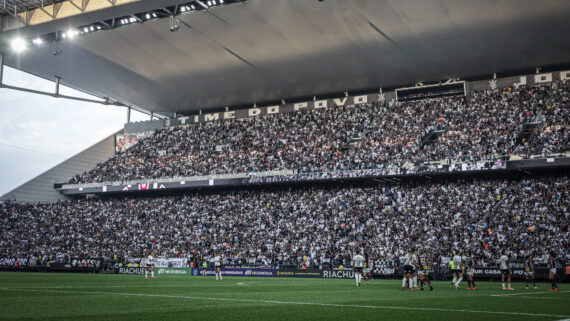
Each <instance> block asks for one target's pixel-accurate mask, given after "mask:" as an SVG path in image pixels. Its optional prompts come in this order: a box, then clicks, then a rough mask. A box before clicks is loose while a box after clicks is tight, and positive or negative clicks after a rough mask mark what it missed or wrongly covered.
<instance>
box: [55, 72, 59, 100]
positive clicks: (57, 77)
mask: <svg viewBox="0 0 570 321" xmlns="http://www.w3.org/2000/svg"><path fill="white" fill-rule="evenodd" d="M59 80H60V78H59V76H55V95H56V96H58V95H59Z"/></svg>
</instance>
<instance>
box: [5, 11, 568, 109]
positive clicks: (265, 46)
mask: <svg viewBox="0 0 570 321" xmlns="http://www.w3.org/2000/svg"><path fill="white" fill-rule="evenodd" d="M142 2H143V3H144V2H145V1H142ZM568 16H570V1H567V0H558V1H554V0H552V1H546V0H545V1H536V0H520V1H516V0H513V1H506V0H502V1H501V0H493V1H491V0H488V1H472V0H421V1H419V0H418V1H395V0H394V1H388V0H382V1H380V0H324V1H323V2H320V1H317V0H288V1H283V0H249V1H247V2H245V3H243V4H236V5H232V6H227V7H222V8H217V9H215V10H213V9H212V10H210V11H209V12H196V13H191V14H186V15H182V16H180V21H181V24H180V29H179V30H178V31H176V32H170V31H169V20H168V19H159V20H157V21H151V22H146V23H143V24H132V25H129V26H124V27H120V28H117V29H115V30H112V31H104V32H95V33H93V34H89V35H87V36H84V37H78V38H76V39H74V40H73V41H61V42H59V43H57V44H49V45H44V46H42V47H34V48H33V49H30V50H28V51H26V52H25V53H24V54H20V55H19V56H17V55H15V54H13V53H11V52H9V51H7V50H6V48H5V51H6V56H5V63H6V64H7V65H8V66H11V67H15V68H18V69H21V70H23V71H26V72H30V73H32V74H36V75H39V76H42V77H44V78H48V79H53V78H54V76H55V75H57V76H60V77H61V78H62V79H63V83H64V84H66V85H70V86H71V87H74V88H78V89H82V90H85V91H87V92H91V93H95V94H97V95H99V96H102V97H111V98H113V99H116V100H118V101H120V102H123V103H125V104H133V105H137V106H140V107H142V108H145V109H147V110H150V111H155V112H165V113H169V112H179V113H180V112H182V113H190V112H194V111H197V110H199V109H202V110H205V111H207V110H209V109H214V108H219V107H222V106H236V105H243V104H249V103H254V102H257V103H261V102H267V101H279V100H281V99H288V98H292V97H306V96H314V95H316V96H317V97H318V96H319V95H323V94H329V93H334V92H343V91H352V90H359V89H363V88H381V87H383V88H386V87H392V86H399V85H405V84H412V83H415V82H421V81H427V80H437V79H448V78H455V77H460V78H464V77H470V76H476V75H483V74H489V75H491V74H492V73H494V72H497V73H501V72H507V71H512V70H520V69H525V68H535V67H540V66H549V65H560V64H566V63H568V62H570V61H569V60H570V37H568V34H570V23H569V22H568ZM21 32H23V33H25V29H23V30H21ZM0 36H1V34H0ZM0 50H2V49H1V48H0ZM54 50H59V51H60V52H61V53H60V54H58V55H53V54H52V53H53V52H54Z"/></svg>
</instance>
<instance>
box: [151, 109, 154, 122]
mask: <svg viewBox="0 0 570 321" xmlns="http://www.w3.org/2000/svg"><path fill="white" fill-rule="evenodd" d="M153 118H154V112H153V111H151V112H150V120H152V119H153Z"/></svg>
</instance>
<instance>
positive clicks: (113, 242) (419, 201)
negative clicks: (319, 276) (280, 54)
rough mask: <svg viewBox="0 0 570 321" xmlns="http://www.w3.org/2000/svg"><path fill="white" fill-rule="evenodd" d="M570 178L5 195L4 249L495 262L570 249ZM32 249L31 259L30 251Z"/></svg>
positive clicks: (9, 252) (16, 253)
mask: <svg viewBox="0 0 570 321" xmlns="http://www.w3.org/2000/svg"><path fill="white" fill-rule="evenodd" d="M569 190H570V180H569V178H568V177H567V176H546V177H541V178H529V179H522V180H476V179H467V180H462V181H450V182H442V183H431V184H430V183H428V184H404V183H402V184H392V185H380V186H377V187H371V188H365V187H348V188H342V187H336V188H319V187H306V188H300V189H295V188H293V189H269V190H264V191H259V190H240V191H225V192H221V193H213V194H212V193H201V194H200V193H194V194H187V195H181V196H180V195H179V196H168V197H166V196H165V197H147V198H109V199H86V200H74V201H64V202H58V203H55V204H21V203H14V202H5V203H3V204H1V205H0V226H1V227H0V229H1V230H0V231H1V233H0V257H17V258H22V260H23V259H28V260H30V261H32V260H35V259H37V258H38V257H40V256H41V257H43V258H44V259H46V258H56V257H104V258H107V259H112V258H113V257H114V255H117V256H120V257H144V256H145V255H148V253H150V252H151V251H153V252H154V253H155V254H156V255H158V256H163V257H185V258H189V259H190V260H192V259H196V258H204V257H212V256H213V255H214V253H216V252H221V253H223V255H224V257H225V258H226V259H227V260H229V261H232V262H234V261H243V262H248V263H259V264H262V263H265V264H271V265H278V264H299V263H301V262H302V258H303V256H306V257H308V258H310V262H311V263H312V264H315V265H322V264H343V263H344V264H347V263H349V262H350V257H351V252H352V251H353V249H354V247H355V246H356V243H360V244H363V245H364V246H365V248H366V250H367V251H368V252H369V254H370V256H371V257H372V258H374V259H394V260H397V258H398V257H399V256H402V255H403V254H404V251H405V249H406V247H407V246H409V245H410V244H416V245H417V246H420V247H422V248H424V249H425V250H426V251H430V253H429V254H430V255H432V256H433V257H434V259H436V260H438V259H439V258H441V257H445V256H449V254H450V253H451V251H452V250H453V249H460V250H461V251H462V252H463V253H468V252H472V253H474V255H476V257H477V258H478V260H479V262H481V263H483V262H494V261H495V260H496V258H497V256H498V255H499V251H501V250H503V249H507V250H508V251H509V252H510V253H512V259H513V261H517V259H519V260H520V259H523V258H524V256H525V255H533V256H534V257H536V258H537V259H538V258H543V257H544V255H545V254H546V253H547V251H548V250H550V249H556V250H557V252H558V255H560V257H561V258H565V257H566V255H569V254H570V252H569V246H570V243H569V240H570V231H569V230H568V222H569V221H570V203H569V202H570V198H569V196H570V195H568V191H569ZM22 260H20V261H22Z"/></svg>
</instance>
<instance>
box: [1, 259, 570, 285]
mask: <svg viewBox="0 0 570 321" xmlns="http://www.w3.org/2000/svg"><path fill="white" fill-rule="evenodd" d="M15 261H16V259H7V258H0V271H20V272H75V273H77V272H78V273H115V274H136V275H144V274H145V269H146V268H145V267H144V266H141V265H139V264H134V263H132V262H131V263H128V264H120V265H119V263H118V262H115V261H104V260H102V259H95V258H69V259H55V260H51V261H49V263H48V262H41V263H40V264H38V263H37V262H28V261H27V260H26V259H18V261H19V262H20V263H19V264H18V265H17V266H15V265H14V262H15ZM167 261H168V260H163V261H162V263H166V262H167ZM172 263H173V262H169V265H170V266H168V267H166V266H162V267H159V266H156V265H155V273H156V274H158V275H179V276H203V270H204V269H203V268H201V267H194V268H190V267H173V266H172ZM514 265H515V266H520V264H514ZM221 271H222V275H223V276H239V277H300V278H327V279H352V278H354V271H353V269H352V267H351V266H345V267H343V268H340V267H339V266H335V267H331V268H322V267H321V268H309V269H299V268H297V267H292V266H278V267H272V266H267V265H259V266H256V265H225V266H224V267H222V269H221ZM534 271H535V279H537V280H547V279H548V276H549V268H548V267H545V266H539V267H535V269H534ZM568 275H570V265H567V264H563V265H561V266H559V268H558V269H557V273H556V277H557V279H558V280H560V281H561V282H567V281H568V280H569V278H568V277H567V276H568ZM206 276H215V270H214V268H213V267H211V266H208V267H207V268H206ZM402 276H403V267H401V266H395V267H394V266H393V265H392V263H391V262H390V263H389V264H377V265H376V267H375V268H373V269H372V277H373V278H401V277H402ZM451 277H452V275H451V272H450V271H449V270H448V269H447V267H445V266H436V267H434V269H433V271H431V272H430V278H431V279H433V280H449V279H451ZM511 277H512V279H513V280H523V279H524V278H525V271H524V269H523V268H522V267H513V268H511ZM475 278H476V279H478V280H497V279H500V278H501V270H500V269H499V268H498V267H481V266H477V267H475Z"/></svg>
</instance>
